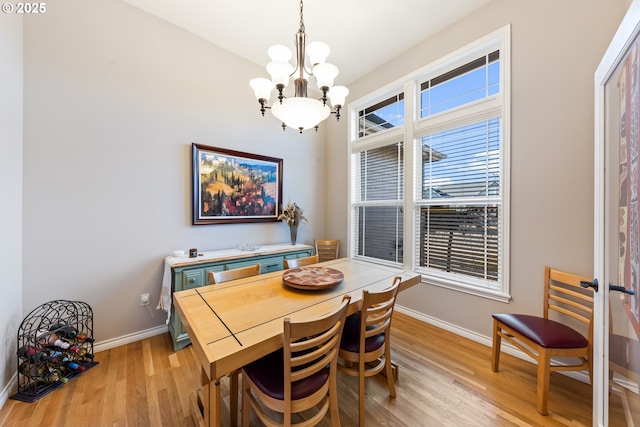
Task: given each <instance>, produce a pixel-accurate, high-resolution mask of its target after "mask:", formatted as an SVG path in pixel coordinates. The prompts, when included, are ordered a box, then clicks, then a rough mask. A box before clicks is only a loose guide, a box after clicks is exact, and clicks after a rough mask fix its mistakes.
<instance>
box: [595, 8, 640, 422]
mask: <svg viewBox="0 0 640 427" xmlns="http://www.w3.org/2000/svg"><path fill="white" fill-rule="evenodd" d="M639 31H640V0H634V1H633V3H632V4H631V6H630V7H629V9H628V10H627V13H626V14H625V16H624V18H623V20H622V22H621V24H620V26H619V27H618V30H617V31H616V33H615V35H614V36H613V39H612V40H611V43H610V44H609V47H608V48H607V51H606V52H605V54H604V56H603V57H602V60H601V62H600V64H599V65H598V68H597V70H596V72H595V78H594V83H595V84H594V92H595V93H594V100H595V106H594V215H593V217H594V245H593V246H594V254H593V256H594V272H593V275H594V277H595V278H596V279H597V280H598V282H599V283H601V284H602V285H605V286H602V288H601V291H600V292H597V293H595V301H594V330H595V331H596V333H595V334H594V348H593V351H594V358H593V359H594V363H593V377H594V385H593V425H594V426H606V425H607V424H608V420H609V336H608V332H607V331H609V292H608V290H607V288H606V284H607V283H610V280H609V277H608V269H607V268H606V265H607V259H608V250H607V248H606V227H607V224H606V223H605V222H606V218H607V216H606V202H605V198H606V191H607V190H606V184H607V183H606V178H605V177H606V175H605V173H606V172H605V170H606V155H605V128H604V123H605V107H606V104H605V91H604V87H605V85H606V83H607V82H608V81H609V79H610V78H611V77H612V76H613V75H614V74H615V72H616V71H617V68H618V65H619V63H620V61H621V60H622V58H624V56H625V55H626V54H627V51H628V49H629V47H630V45H631V44H632V42H633V41H634V38H635V37H636V36H637V35H638V32H639ZM614 282H615V280H614Z"/></svg>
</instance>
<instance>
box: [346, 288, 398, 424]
mask: <svg viewBox="0 0 640 427" xmlns="http://www.w3.org/2000/svg"><path fill="white" fill-rule="evenodd" d="M400 281H401V279H400V277H395V278H394V279H393V283H392V284H391V287H389V288H388V289H385V290H383V291H381V292H369V291H366V290H365V291H363V292H362V309H361V311H360V312H358V313H356V314H352V315H351V316H349V317H348V318H347V321H346V324H345V327H344V332H343V333H342V341H341V343H340V354H339V360H338V369H339V370H340V371H341V372H344V373H345V374H347V375H351V376H356V377H358V395H359V397H358V401H359V410H358V412H359V425H360V426H363V425H364V384H365V378H366V377H371V376H373V375H377V374H378V373H380V372H382V371H383V370H384V371H385V376H386V377H387V382H388V384H389V395H390V396H391V397H396V386H395V383H394V372H393V370H392V369H393V368H392V365H391V317H392V315H393V309H394V307H395V304H396V297H397V295H398V286H399V285H400Z"/></svg>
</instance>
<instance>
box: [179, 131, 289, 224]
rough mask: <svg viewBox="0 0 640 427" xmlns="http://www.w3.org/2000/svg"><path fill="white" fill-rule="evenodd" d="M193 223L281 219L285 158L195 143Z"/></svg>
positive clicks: (193, 150)
mask: <svg viewBox="0 0 640 427" xmlns="http://www.w3.org/2000/svg"><path fill="white" fill-rule="evenodd" d="M192 157H193V224H194V225H204V224H232V223H242V222H270V221H274V222H275V221H278V215H279V209H280V206H281V205H282V159H278V158H275V157H268V156H263V155H259V154H250V153H243V152H241V151H235V150H229V149H226V148H218V147H209V146H206V145H201V144H196V143H193V144H192Z"/></svg>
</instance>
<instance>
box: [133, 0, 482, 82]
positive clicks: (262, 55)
mask: <svg viewBox="0 0 640 427" xmlns="http://www.w3.org/2000/svg"><path fill="white" fill-rule="evenodd" d="M124 1H125V2H126V3H129V4H131V5H133V6H136V7H138V8H140V9H142V10H145V11H146V12H149V13H150V14H152V15H155V16H157V17H159V18H162V19H164V20H166V21H169V22H171V23H173V24H175V25H177V26H179V27H182V28H184V29H186V30H188V31H190V32H192V33H194V34H196V35H198V36H200V37H202V38H203V39H205V40H208V41H210V42H212V43H214V44H216V45H218V46H220V47H222V48H224V49H226V50H229V51H231V52H233V53H235V54H237V55H239V56H241V57H243V58H246V59H248V60H249V61H251V62H254V63H256V64H259V65H261V66H264V65H266V64H267V62H269V57H268V55H267V49H268V48H269V47H270V46H272V45H274V44H283V45H285V46H288V47H289V48H290V49H291V50H292V51H293V52H295V47H294V44H293V40H294V36H295V33H296V32H297V31H298V27H299V23H300V3H299V1H297V0H248V1H239V0H226V1H223V0H124ZM490 1H491V0H398V1H395V2H392V1H390V0H307V1H306V2H304V24H305V32H306V34H307V40H308V42H311V41H314V40H318V41H323V42H325V43H327V44H328V45H329V47H330V48H331V55H329V58H328V59H327V62H331V63H333V64H335V65H337V66H338V68H339V69H340V75H339V76H338V77H337V78H336V84H342V85H348V84H349V83H351V82H353V81H354V80H357V79H358V78H360V77H362V76H363V75H364V74H366V73H367V72H369V71H371V70H373V69H375V68H377V67H378V66H380V65H382V64H383V63H385V62H386V61H388V60H389V59H390V58H393V57H395V56H396V55H398V54H400V53H402V52H404V51H406V50H407V49H409V48H411V47H413V46H414V45H416V44H417V43H419V42H421V41H422V40H424V39H426V38H427V37H429V36H430V35H432V34H434V33H436V32H438V31H440V30H441V29H443V28H445V27H447V26H448V25H451V24H452V23H454V22H456V21H458V20H459V19H460V18H462V17H464V16H465V15H467V14H469V13H471V12H473V11H474V10H476V9H479V8H480V7H482V6H484V5H485V4H487V3H489V2H490ZM344 64H349V65H348V66H345V65H344ZM256 77H268V75H267V74H266V71H265V75H264V76H256Z"/></svg>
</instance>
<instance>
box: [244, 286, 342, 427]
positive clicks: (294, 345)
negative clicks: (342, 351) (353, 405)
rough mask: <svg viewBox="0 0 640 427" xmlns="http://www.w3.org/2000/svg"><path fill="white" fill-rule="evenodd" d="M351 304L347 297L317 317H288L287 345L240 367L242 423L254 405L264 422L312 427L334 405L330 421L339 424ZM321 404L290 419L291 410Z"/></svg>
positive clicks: (283, 338) (285, 334) (286, 320)
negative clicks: (343, 342)
mask: <svg viewBox="0 0 640 427" xmlns="http://www.w3.org/2000/svg"><path fill="white" fill-rule="evenodd" d="M349 302H350V297H349V296H345V297H344V298H343V299H342V303H341V304H340V305H339V306H338V307H337V308H335V309H333V310H331V311H330V312H329V313H328V314H326V315H324V316H322V317H319V318H315V319H309V320H296V321H293V320H291V319H290V318H286V319H284V333H283V335H282V345H283V347H282V348H281V349H280V350H277V351H275V352H273V353H271V354H269V355H267V356H264V357H262V358H260V359H258V360H256V361H254V362H251V363H249V364H248V365H246V366H245V367H244V368H243V369H242V372H243V378H244V380H243V394H242V402H243V403H242V425H243V427H248V426H249V416H250V413H251V409H253V410H254V412H255V413H256V414H257V416H258V418H260V420H261V421H262V422H263V423H264V424H265V425H266V426H313V425H316V424H318V423H319V422H320V421H322V419H323V418H324V416H325V415H326V413H327V412H328V411H329V409H330V410H331V423H332V425H333V426H334V427H338V426H340V417H339V412H338V395H337V391H338V390H337V379H336V376H337V358H338V346H339V344H340V337H341V334H342V330H343V328H344V324H345V318H346V316H347V310H348V308H349ZM320 402H322V404H321V406H320V408H319V409H318V411H317V412H315V413H314V414H313V415H312V416H310V417H309V418H307V419H306V420H303V421H301V422H300V423H294V422H293V421H292V416H293V414H295V413H298V412H302V411H306V410H308V409H310V408H313V407H315V406H316V405H318V404H320ZM263 405H264V407H263ZM265 407H266V408H268V409H270V410H271V411H275V412H277V413H279V414H282V415H281V416H282V417H283V422H280V421H279V419H278V420H274V419H273V418H271V416H270V415H269V413H268V412H269V411H267V410H266V409H265ZM305 415H306V414H305Z"/></svg>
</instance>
